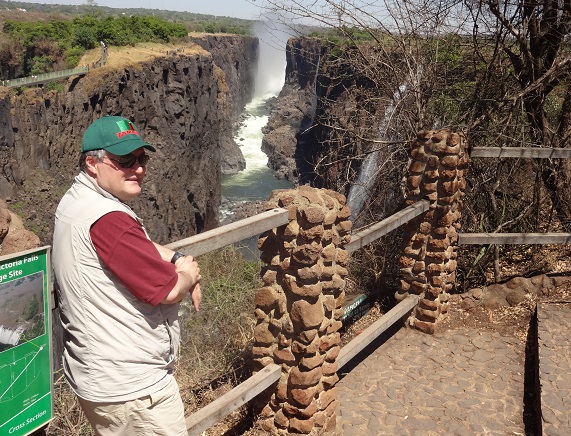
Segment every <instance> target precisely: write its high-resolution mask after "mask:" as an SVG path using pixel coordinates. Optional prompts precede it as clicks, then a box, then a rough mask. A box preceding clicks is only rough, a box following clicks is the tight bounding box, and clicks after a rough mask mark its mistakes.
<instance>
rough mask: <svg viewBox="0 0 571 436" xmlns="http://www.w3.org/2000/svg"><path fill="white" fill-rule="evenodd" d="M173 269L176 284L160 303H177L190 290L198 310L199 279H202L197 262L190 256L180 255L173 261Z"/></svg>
mask: <svg viewBox="0 0 571 436" xmlns="http://www.w3.org/2000/svg"><path fill="white" fill-rule="evenodd" d="M175 271H176V272H177V274H178V280H177V282H176V285H175V286H174V288H173V289H172V290H171V291H170V292H169V294H168V295H167V296H166V297H165V299H164V300H163V301H161V303H163V304H174V303H179V302H181V301H182V300H183V299H184V297H185V296H186V293H187V292H190V294H191V298H192V304H193V306H194V308H195V309H196V310H198V306H199V305H200V300H201V299H202V292H201V289H200V280H201V279H202V276H201V275H200V268H199V267H198V263H197V262H196V261H195V260H194V258H193V257H192V256H184V257H181V258H179V259H177V261H176V262H175Z"/></svg>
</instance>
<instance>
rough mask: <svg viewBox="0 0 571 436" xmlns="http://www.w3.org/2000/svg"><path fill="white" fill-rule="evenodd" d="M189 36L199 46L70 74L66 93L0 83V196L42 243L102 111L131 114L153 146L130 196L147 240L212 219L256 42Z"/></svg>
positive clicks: (184, 232) (166, 238) (193, 229)
mask: <svg viewBox="0 0 571 436" xmlns="http://www.w3.org/2000/svg"><path fill="white" fill-rule="evenodd" d="M193 41H194V42H195V43H196V44H199V45H200V47H199V46H198V45H195V46H194V47H195V50H186V49H185V50H182V51H178V52H170V53H169V54H167V55H165V56H162V57H157V58H155V59H154V60H152V61H148V62H145V63H133V64H128V65H127V66H125V67H124V68H121V69H113V68H111V67H109V66H105V67H102V68H99V69H97V70H93V71H90V72H89V73H88V74H87V75H86V76H82V77H75V78H71V79H70V80H69V81H67V82H66V84H65V87H66V89H65V91H64V92H55V91H49V90H46V89H42V88H30V89H26V90H23V91H21V92H18V93H17V92H16V91H11V90H8V89H6V88H0V162H1V164H2V166H1V171H0V198H4V199H6V200H7V202H8V203H9V205H10V207H11V208H12V209H13V210H17V211H18V212H20V213H21V215H22V216H23V217H24V219H25V221H26V225H27V227H28V228H30V229H32V230H34V231H36V233H37V234H38V235H39V237H40V239H41V240H42V243H46V244H49V243H51V234H52V223H53V215H54V212H55V208H56V206H57V202H58V201H59V198H61V196H62V195H63V193H64V192H65V191H66V190H67V188H68V187H69V186H70V184H71V182H72V180H73V177H74V176H75V174H76V173H77V172H78V166H77V162H78V158H79V147H80V144H81V139H82V135H83V132H84V130H85V128H86V127H87V126H88V125H89V124H90V123H91V122H93V121H94V120H95V119H97V118H99V117H100V116H102V115H104V114H111V115H122V116H125V117H127V118H129V119H131V120H132V121H133V122H134V123H135V124H136V125H137V126H138V127H139V129H141V131H142V134H143V137H144V138H145V140H147V141H148V142H150V143H151V144H154V145H156V146H157V148H158V151H157V153H155V154H153V156H152V159H151V161H150V163H149V166H148V176H147V179H146V182H145V186H144V188H143V195H142V196H141V197H140V198H138V199H137V200H135V201H134V202H133V207H134V209H135V211H136V212H137V213H138V214H139V216H141V218H143V220H144V222H145V225H146V227H147V229H148V230H149V233H150V235H151V237H152V238H153V239H154V240H156V241H157V242H160V243H167V242H170V241H173V240H176V239H179V238H182V237H187V236H190V235H192V234H195V233H198V232H201V231H203V230H207V229H210V228H213V227H215V226H216V225H217V223H218V208H219V204H220V173H221V165H222V156H223V154H225V153H226V154H227V152H225V151H224V150H225V148H231V146H232V144H233V141H232V132H233V119H234V118H235V116H236V115H237V114H239V113H240V111H241V110H242V108H243V106H244V104H245V103H246V102H247V101H248V100H249V99H250V97H251V94H252V92H253V85H254V83H253V81H254V75H255V71H254V68H253V67H255V65H256V60H257V50H258V40H257V39H256V38H251V37H237V36H210V37H209V36H205V37H201V38H198V37H197V38H194V39H193ZM235 148H236V147H235ZM234 154H236V155H239V150H238V151H237V152H235V153H234Z"/></svg>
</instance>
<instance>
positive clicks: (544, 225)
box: [265, 0, 571, 263]
mask: <svg viewBox="0 0 571 436" xmlns="http://www.w3.org/2000/svg"><path fill="white" fill-rule="evenodd" d="M265 4H266V5H267V13H268V15H269V16H272V17H273V16H275V15H276V14H277V15H279V16H281V17H282V21H283V24H288V23H289V25H290V27H293V26H292V25H291V23H294V22H296V21H297V22H304V23H305V24H306V25H314V26H320V27H321V33H322V34H323V33H324V32H323V29H328V31H327V32H325V35H323V36H322V40H323V41H325V43H326V44H327V43H329V44H330V51H329V53H330V54H333V55H334V56H332V57H333V58H336V59H337V60H338V61H339V66H340V68H339V69H337V70H335V69H331V63H332V62H331V61H329V65H328V66H327V68H329V70H328V71H325V67H324V66H323V65H322V68H321V69H320V73H321V76H320V77H319V83H323V84H324V86H323V87H322V88H321V91H323V90H324V89H325V90H326V91H325V92H324V93H323V94H320V96H321V97H322V98H321V99H320V100H319V105H320V106H321V107H322V108H324V109H327V110H330V108H331V106H332V104H334V103H333V102H334V100H335V99H336V98H337V97H341V98H343V99H344V101H345V103H346V104H347V108H348V109H349V110H348V111H346V113H347V114H353V116H347V115H344V114H343V113H342V111H339V112H338V113H337V114H335V116H332V117H329V118H327V116H326V112H327V110H326V111H323V112H322V113H323V114H325V116H322V117H319V116H317V117H316V120H315V122H314V124H313V126H312V127H311V130H313V131H315V132H316V133H319V134H318V135H317V136H316V138H317V140H319V141H320V142H321V145H320V147H319V148H320V149H322V150H327V152H326V154H327V155H328V156H329V157H328V156H325V155H323V156H317V159H316V160H315V161H314V162H313V164H314V165H315V171H316V172H317V173H320V174H325V178H327V179H328V180H329V181H330V182H329V183H332V182H331V181H334V182H333V183H336V184H337V185H336V186H329V187H331V188H333V189H337V190H341V192H343V189H345V193H347V188H346V187H344V186H343V185H341V184H346V185H348V184H350V183H353V181H354V180H355V176H356V174H357V173H358V171H359V167H360V162H362V161H363V160H364V158H365V156H366V155H368V154H370V153H371V152H372V151H373V150H375V149H382V150H384V151H383V153H384V155H383V159H382V162H384V164H383V165H382V166H381V167H380V168H379V173H378V174H377V175H376V177H377V184H376V188H375V191H374V192H372V194H374V195H373V198H374V197H381V198H383V199H384V198H393V199H394V198H395V196H398V194H395V193H394V192H393V193H392V195H389V192H387V191H383V190H382V189H383V188H382V187H381V185H383V184H387V183H391V182H392V184H393V186H394V185H395V179H396V177H395V176H396V173H395V172H394V171H395V170H396V171H397V172H398V164H399V160H400V159H402V154H398V152H397V153H394V151H396V150H397V146H398V144H406V142H407V141H409V140H410V139H412V137H413V135H414V133H415V132H416V131H418V130H420V129H422V128H438V127H441V126H455V127H456V128H460V129H462V130H464V131H465V133H466V135H467V137H468V141H469V144H470V145H471V146H517V147H522V146H535V147H537V146H541V147H565V146H567V144H568V142H569V141H568V139H569V136H570V133H571V127H570V124H569V123H570V122H571V115H570V109H571V87H570V86H569V84H570V83H569V82H570V81H569V79H570V77H571V75H570V72H571V66H570V65H571V62H570V51H569V47H568V38H569V30H570V25H571V14H570V10H571V0H545V1H542V2H534V1H529V0H511V1H504V2H500V1H499V0H465V1H459V0H438V1H432V0H431V1H429V0H409V1H406V2H399V1H393V0H385V1H374V0H372V1H361V0H345V1H340V0H337V1H333V0H322V1H316V2H310V3H308V2H304V1H302V0H289V1H277V0H267V1H266V2H265ZM329 58H331V56H329ZM341 64H344V65H343V66H341ZM325 76H327V77H326V78H325V79H324V77H325ZM350 77H352V79H351V80H352V81H353V83H355V84H357V83H359V82H360V83H361V84H363V85H364V88H366V89H368V91H370V92H368V93H367V92H364V93H362V94H360V97H359V98H357V97H356V96H355V95H356V94H355V92H354V89H355V88H351V92H344V91H340V92H338V93H337V94H335V93H334V92H330V91H331V90H335V89H337V90H341V89H342V88H343V86H346V85H347V84H348V80H347V79H349V78H350ZM332 78H333V80H330V79H332ZM402 85H405V89H406V92H405V93H404V94H403V95H401V96H400V97H396V96H397V94H396V93H397V90H399V89H401V88H400V87H401V86H402ZM316 89H318V91H319V86H318V88H316ZM395 97H396V98H395ZM357 100H358V101H357ZM391 102H397V103H398V107H396V108H394V110H393V111H391V118H390V120H388V124H383V123H381V120H382V119H383V118H386V117H385V115H386V111H385V110H384V108H388V107H390V104H391ZM353 108H355V109H357V110H355V111H352V110H353ZM375 108H376V109H375ZM359 112H360V113H359ZM363 114H369V115H370V116H371V117H370V118H369V119H368V120H367V119H366V117H365V118H363ZM350 118H352V119H350ZM364 120H366V121H364ZM366 125H368V126H371V125H375V126H380V127H382V128H383V129H384V131H385V132H386V133H385V134H384V135H379V136H375V130H374V129H370V130H368V131H367V130H366V129H363V126H366ZM340 137H343V139H342V140H339V138H340ZM343 150H345V152H343ZM389 150H393V153H390V152H389ZM391 162H392V164H391ZM383 174H384V175H383ZM469 175H470V181H469V182H470V186H471V187H472V190H471V192H470V193H469V195H468V197H467V201H466V202H465V204H468V207H467V208H466V211H465V217H464V223H463V226H464V231H474V230H475V229H478V231H488V232H494V231H504V232H505V231H536V230H537V229H544V230H546V229H551V228H554V227H555V226H556V225H557V224H558V223H560V224H562V225H563V226H564V227H565V228H566V229H567V230H569V229H570V228H571V191H570V190H569V189H568V186H569V184H570V182H571V162H569V161H568V160H559V161H549V160H548V161H532V162H529V161H515V162H514V161H513V160H511V161H510V162H507V161H505V160H498V161H496V162H492V163H490V162H489V161H487V162H482V161H473V162H472V167H471V168H470V171H469ZM530 176H531V177H530ZM534 182H536V183H534ZM339 188H340V189H339ZM545 188H546V189H545ZM551 207H553V208H554V209H555V210H556V211H557V217H558V222H556V221H555V220H552V218H553V216H552V215H551V214H550V208H551ZM389 210H390V208H389ZM379 211H380V213H379ZM369 214H370V215H371V216H372V217H375V219H378V217H379V215H381V217H382V215H383V209H382V208H381V207H380V204H379V202H377V203H375V202H374V201H373V203H372V208H370V209H369ZM540 217H541V219H540ZM490 253H491V252H490ZM481 254H482V253H477V252H476V253H474V254H473V256H472V260H473V262H474V263H477V262H478V261H479V260H480V261H481V257H480V255H481ZM486 254H487V253H484V255H486ZM495 255H496V256H495V258H496V260H497V259H498V257H499V252H498V251H495ZM484 260H485V259H484Z"/></svg>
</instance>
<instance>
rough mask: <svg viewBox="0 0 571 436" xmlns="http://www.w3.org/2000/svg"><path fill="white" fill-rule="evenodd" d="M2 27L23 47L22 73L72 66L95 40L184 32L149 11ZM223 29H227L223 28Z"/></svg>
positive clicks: (116, 41)
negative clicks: (141, 13)
mask: <svg viewBox="0 0 571 436" xmlns="http://www.w3.org/2000/svg"><path fill="white" fill-rule="evenodd" d="M3 31H4V33H5V34H6V35H7V37H8V38H10V39H11V40H12V41H17V42H18V43H19V45H21V46H22V47H23V49H24V50H25V54H24V56H23V58H22V60H21V64H22V68H21V69H20V70H21V71H22V72H23V73H24V74H40V73H44V72H49V71H52V70H53V68H54V65H58V64H62V63H65V64H66V65H67V66H71V67H73V66H75V65H77V64H78V61H79V58H80V57H81V55H82V54H83V52H84V51H85V50H90V49H93V48H95V47H97V46H98V44H99V41H104V42H105V43H106V44H107V45H108V46H110V45H116V46H125V45H135V44H137V43H139V42H170V41H172V40H176V39H180V38H184V37H186V35H187V34H188V30H187V28H186V26H184V25H183V24H181V23H172V22H167V21H165V20H163V19H161V18H158V17H154V16H150V15H147V16H140V15H129V16H127V15H122V16H120V17H113V16H107V17H104V18H102V19H99V18H97V17H95V16H92V15H85V16H81V17H76V18H75V19H73V20H67V21H66V20H51V21H34V22H24V21H15V20H6V21H5V22H4V25H3ZM225 31H227V32H229V31H231V29H230V28H225ZM13 46H14V47H16V46H17V45H15V44H13ZM4 47H5V48H7V49H8V48H9V47H10V45H9V44H4ZM15 55H16V53H15V52H12V53H8V57H9V58H12V59H13V58H14V57H15ZM6 78H9V77H6Z"/></svg>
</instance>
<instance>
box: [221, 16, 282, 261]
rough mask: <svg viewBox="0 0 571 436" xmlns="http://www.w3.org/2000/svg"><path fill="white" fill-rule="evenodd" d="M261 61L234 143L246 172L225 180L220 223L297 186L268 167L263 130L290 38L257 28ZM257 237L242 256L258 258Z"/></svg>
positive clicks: (278, 86) (245, 243) (246, 245)
mask: <svg viewBox="0 0 571 436" xmlns="http://www.w3.org/2000/svg"><path fill="white" fill-rule="evenodd" d="M256 35H257V36H258V38H259V41H260V45H259V60H258V69H257V72H256V81H255V91H254V97H253V99H252V101H251V102H250V103H248V104H247V105H246V107H245V109H244V114H243V115H244V120H243V122H242V123H241V125H240V129H239V130H238V132H237V133H236V136H235V137H234V140H235V141H236V143H237V144H238V145H239V146H240V150H241V151H242V154H243V155H244V158H245V160H246V169H244V170H243V171H240V172H239V173H237V174H231V175H223V176H222V207H221V208H220V222H221V223H222V224H224V223H225V222H228V220H229V218H230V217H231V215H232V210H234V209H235V208H236V207H237V206H240V205H241V204H244V203H247V202H260V201H266V200H268V199H269V196H270V193H271V192H272V190H274V189H284V188H292V187H293V184H292V183H291V182H289V181H287V180H285V179H278V178H277V177H276V176H275V171H274V170H272V169H271V168H269V167H268V157H267V156H266V154H265V153H264V152H263V151H262V139H263V133H262V128H263V127H264V126H265V125H266V124H267V122H268V117H269V111H268V109H267V104H266V102H267V101H268V100H269V99H270V98H273V97H276V96H277V95H278V94H279V92H280V91H281V88H282V86H283V84H284V80H285V69H286V57H285V47H286V41H287V38H288V35H287V34H286V33H283V32H280V31H279V30H277V29H275V28H273V29H269V28H268V27H266V26H263V25H261V26H257V28H256ZM257 240H258V238H257V237H253V238H250V239H249V240H246V241H243V244H239V245H241V246H242V249H241V251H242V253H244V255H245V256H246V257H247V258H257V257H258V251H257V247H256V245H257Z"/></svg>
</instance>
